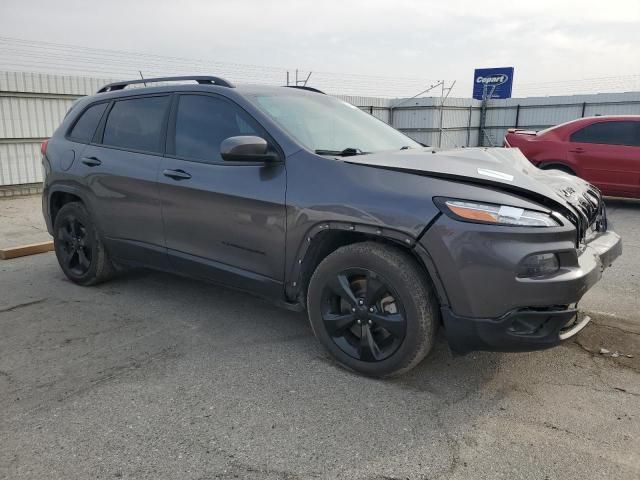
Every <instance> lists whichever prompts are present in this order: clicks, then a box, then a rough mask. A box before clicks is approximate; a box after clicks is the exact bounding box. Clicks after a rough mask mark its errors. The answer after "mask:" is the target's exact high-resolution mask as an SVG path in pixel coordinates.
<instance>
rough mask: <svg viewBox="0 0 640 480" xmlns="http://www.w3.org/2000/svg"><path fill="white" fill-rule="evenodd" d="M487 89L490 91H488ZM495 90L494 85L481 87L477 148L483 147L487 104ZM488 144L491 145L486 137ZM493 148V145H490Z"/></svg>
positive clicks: (485, 132)
mask: <svg viewBox="0 0 640 480" xmlns="http://www.w3.org/2000/svg"><path fill="white" fill-rule="evenodd" d="M489 88H490V89H491V90H490V91H489ZM495 90H496V85H492V86H491V87H488V86H487V84H486V83H485V84H484V85H483V86H482V104H481V105H480V128H479V132H478V146H479V147H483V146H484V137H485V135H486V134H487V130H486V124H487V102H488V101H489V99H490V98H493V92H494V91H495ZM487 139H488V140H489V143H490V144H493V142H492V141H491V139H490V138H489V137H488V136H487ZM490 146H493V145H490Z"/></svg>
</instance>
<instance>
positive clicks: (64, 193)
mask: <svg viewBox="0 0 640 480" xmlns="http://www.w3.org/2000/svg"><path fill="white" fill-rule="evenodd" d="M71 202H80V203H82V204H83V205H84V206H85V208H86V209H87V210H89V213H91V209H90V206H89V203H88V202H87V201H86V199H85V198H84V195H83V194H82V193H81V192H80V191H79V190H78V189H77V188H74V187H71V186H68V185H58V186H54V187H51V189H50V191H49V194H48V212H47V213H48V214H49V219H50V222H51V227H52V228H53V225H54V224H55V220H56V215H57V214H58V212H59V211H60V209H61V208H62V207H63V206H65V205H66V204H67V203H71Z"/></svg>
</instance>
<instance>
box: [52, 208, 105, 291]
mask: <svg viewBox="0 0 640 480" xmlns="http://www.w3.org/2000/svg"><path fill="white" fill-rule="evenodd" d="M53 235H54V236H53V244H54V247H55V251H56V257H57V258H58V263H59V264H60V268H62V271H63V272H64V274H65V275H66V276H67V278H68V279H69V280H71V281H72V282H74V283H77V284H79V285H95V284H97V283H100V282H104V281H105V280H108V279H109V278H111V277H112V276H113V274H114V273H115V268H114V266H113V264H112V263H111V260H110V259H109V254H108V253H107V251H106V249H105V247H104V244H103V243H102V239H101V237H100V235H99V234H98V230H97V229H96V227H95V224H94V222H93V219H92V218H91V215H90V214H89V212H88V211H87V208H86V207H85V206H84V204H82V203H80V202H70V203H67V204H65V205H63V206H62V207H61V208H60V210H59V211H58V213H57V214H56V216H55V219H54V222H53Z"/></svg>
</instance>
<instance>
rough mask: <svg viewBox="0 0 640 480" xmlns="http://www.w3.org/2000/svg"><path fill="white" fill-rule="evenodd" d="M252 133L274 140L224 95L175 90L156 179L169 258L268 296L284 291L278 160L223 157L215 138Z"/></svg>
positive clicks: (204, 274)
mask: <svg viewBox="0 0 640 480" xmlns="http://www.w3.org/2000/svg"><path fill="white" fill-rule="evenodd" d="M238 135H256V136H260V137H262V138H265V140H267V141H268V142H269V144H270V145H271V146H272V147H271V148H274V149H276V147H275V143H274V142H273V140H271V139H270V138H269V136H268V134H267V133H266V132H265V131H264V130H263V129H262V127H261V126H260V125H259V124H258V123H257V122H256V121H255V120H254V119H253V118H252V117H250V116H249V114H247V113H246V112H245V111H244V110H242V109H241V108H240V107H239V106H238V105H236V104H235V103H233V102H231V101H230V100H228V99H226V98H224V97H221V96H217V95H213V94H211V95H210V94H195V93H194V94H181V95H177V96H176V98H175V100H174V106H173V108H172V115H171V121H170V122H169V129H168V132H167V154H166V156H165V159H164V161H163V165H162V168H161V174H160V176H159V184H160V198H161V199H162V214H163V219H164V226H165V238H166V245H167V248H168V251H169V255H170V261H171V262H172V265H173V266H174V268H176V269H177V270H180V271H182V272H184V273H187V274H189V275H193V276H199V277H206V278H209V279H212V280H217V281H220V282H223V283H229V284H232V285H234V286H237V287H240V288H243V289H247V290H253V291H263V293H265V294H268V295H273V294H278V293H280V294H281V293H282V283H281V282H282V281H283V273H284V245H285V213H286V212H285V186H286V172H285V164H284V162H274V163H260V162H253V163H242V162H225V161H224V160H223V159H222V157H221V156H220V143H221V142H222V141H223V140H224V139H226V138H228V137H232V136H238Z"/></svg>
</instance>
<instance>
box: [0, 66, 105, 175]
mask: <svg viewBox="0 0 640 480" xmlns="http://www.w3.org/2000/svg"><path fill="white" fill-rule="evenodd" d="M110 81H112V80H110V79H99V78H87V77H77V76H64V75H47V74H42V73H21V72H0V186H2V185H20V184H26V183H36V182H40V181H42V168H41V165H40V143H42V141H43V140H44V139H45V138H48V137H50V136H51V134H52V133H53V132H54V130H55V129H56V128H57V127H58V125H59V124H60V122H61V120H62V118H63V117H64V115H65V113H66V112H67V110H68V109H69V107H71V105H72V103H73V101H74V100H75V99H77V98H79V97H81V96H83V95H88V94H92V93H94V92H96V91H97V90H98V88H100V87H101V86H102V85H104V84H105V83H109V82H110Z"/></svg>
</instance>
